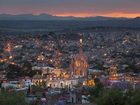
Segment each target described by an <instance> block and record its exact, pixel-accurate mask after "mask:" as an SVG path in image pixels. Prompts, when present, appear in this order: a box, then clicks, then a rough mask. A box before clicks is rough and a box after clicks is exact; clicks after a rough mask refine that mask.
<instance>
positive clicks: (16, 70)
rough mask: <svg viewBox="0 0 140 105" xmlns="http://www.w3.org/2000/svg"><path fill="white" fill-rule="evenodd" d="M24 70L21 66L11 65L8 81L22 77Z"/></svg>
mask: <svg viewBox="0 0 140 105" xmlns="http://www.w3.org/2000/svg"><path fill="white" fill-rule="evenodd" d="M22 74H23V73H22V70H21V68H20V67H19V66H17V65H13V64H9V65H8V67H7V75H6V77H7V78H8V79H15V78H18V77H20V76H22Z"/></svg>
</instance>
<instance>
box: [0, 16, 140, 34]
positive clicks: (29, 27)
mask: <svg viewBox="0 0 140 105" xmlns="http://www.w3.org/2000/svg"><path fill="white" fill-rule="evenodd" d="M95 27H115V28H118V27H119V28H140V17H136V18H123V17H121V18H114V17H103V16H96V17H86V18H77V17H59V16H52V15H49V14H40V15H32V14H22V15H9V14H0V32H2V31H4V30H5V32H7V30H12V31H15V30H16V31H74V30H84V29H87V30H92V29H94V28H95ZM1 30H2V31H1Z"/></svg>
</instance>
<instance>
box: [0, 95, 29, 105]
mask: <svg viewBox="0 0 140 105" xmlns="http://www.w3.org/2000/svg"><path fill="white" fill-rule="evenodd" d="M0 105H28V104H27V103H26V102H25V97H24V94H21V93H15V92H14V93H5V92H4V93H3V92H2V93H1V94H0Z"/></svg>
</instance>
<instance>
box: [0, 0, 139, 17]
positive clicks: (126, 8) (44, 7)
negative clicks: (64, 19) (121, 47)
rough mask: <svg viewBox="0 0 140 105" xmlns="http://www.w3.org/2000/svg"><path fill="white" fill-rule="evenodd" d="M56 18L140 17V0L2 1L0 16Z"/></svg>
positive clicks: (0, 2)
mask: <svg viewBox="0 0 140 105" xmlns="http://www.w3.org/2000/svg"><path fill="white" fill-rule="evenodd" d="M2 13H5V14H34V15H38V14H42V13H48V14H51V15H55V16H75V17H90V16H108V17H130V18H133V17H137V16H140V0H0V14H2Z"/></svg>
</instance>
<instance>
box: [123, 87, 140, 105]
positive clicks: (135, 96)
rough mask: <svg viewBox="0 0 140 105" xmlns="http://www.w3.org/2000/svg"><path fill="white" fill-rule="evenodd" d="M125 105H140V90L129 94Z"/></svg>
mask: <svg viewBox="0 0 140 105" xmlns="http://www.w3.org/2000/svg"><path fill="white" fill-rule="evenodd" d="M125 105H140V90H136V91H132V92H130V93H128V95H127V100H126V103H125Z"/></svg>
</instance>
